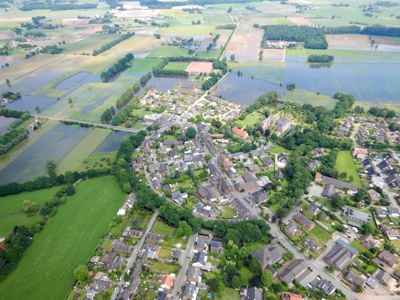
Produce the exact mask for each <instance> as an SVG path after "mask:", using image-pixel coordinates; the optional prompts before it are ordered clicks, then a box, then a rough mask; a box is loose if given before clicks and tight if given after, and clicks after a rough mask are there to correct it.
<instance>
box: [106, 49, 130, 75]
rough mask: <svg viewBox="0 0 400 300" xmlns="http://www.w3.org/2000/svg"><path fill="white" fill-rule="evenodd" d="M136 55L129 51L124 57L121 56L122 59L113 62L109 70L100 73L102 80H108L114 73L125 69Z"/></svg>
mask: <svg viewBox="0 0 400 300" xmlns="http://www.w3.org/2000/svg"><path fill="white" fill-rule="evenodd" d="M133 58H134V56H133V54H131V53H128V54H127V55H125V57H124V58H121V59H120V60H118V61H117V62H116V63H115V64H113V65H112V66H111V67H110V68H109V69H108V70H106V71H104V72H101V74H100V78H101V79H102V80H107V79H108V78H110V77H111V76H113V75H114V74H116V73H118V72H119V71H121V70H122V69H124V68H125V67H126V65H127V64H128V63H129V62H130V61H131V60H133Z"/></svg>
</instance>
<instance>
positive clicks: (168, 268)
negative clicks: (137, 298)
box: [150, 262, 176, 274]
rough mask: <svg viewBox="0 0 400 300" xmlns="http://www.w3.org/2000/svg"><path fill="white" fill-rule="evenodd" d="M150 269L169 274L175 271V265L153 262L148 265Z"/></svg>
mask: <svg viewBox="0 0 400 300" xmlns="http://www.w3.org/2000/svg"><path fill="white" fill-rule="evenodd" d="M150 269H151V270H152V271H155V272H159V273H164V274H169V273H173V272H174V271H175V269H176V266H174V265H168V264H166V263H161V262H155V263H154V265H152V266H150Z"/></svg>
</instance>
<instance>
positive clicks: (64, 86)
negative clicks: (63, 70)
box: [54, 72, 90, 90]
mask: <svg viewBox="0 0 400 300" xmlns="http://www.w3.org/2000/svg"><path fill="white" fill-rule="evenodd" d="M89 76H90V73H89V72H79V73H77V74H74V75H72V76H71V77H68V78H67V79H64V80H63V81H61V82H60V83H59V84H57V85H56V86H55V87H54V89H56V90H69V89H72V88H73V87H74V86H75V85H77V84H78V83H79V82H81V81H82V80H84V79H85V78H87V77H89Z"/></svg>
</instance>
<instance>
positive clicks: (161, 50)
mask: <svg viewBox="0 0 400 300" xmlns="http://www.w3.org/2000/svg"><path fill="white" fill-rule="evenodd" d="M178 56H184V57H192V55H190V54H189V53H188V52H187V51H186V50H185V49H183V48H180V47H176V46H160V47H158V48H157V49H156V50H154V51H153V52H151V53H150V54H149V56H148V57H152V58H160V57H162V58H164V57H178Z"/></svg>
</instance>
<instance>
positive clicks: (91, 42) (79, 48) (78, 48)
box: [63, 33, 118, 55]
mask: <svg viewBox="0 0 400 300" xmlns="http://www.w3.org/2000/svg"><path fill="white" fill-rule="evenodd" d="M117 38H118V37H117V36H115V35H113V34H102V33H96V34H94V35H92V36H90V37H88V38H86V39H83V40H80V41H78V42H75V43H68V44H66V45H64V46H63V48H65V49H66V51H65V53H68V54H82V53H89V54H90V55H92V53H93V50H97V49H100V48H101V47H102V46H103V45H105V44H107V43H109V42H111V41H114V40H115V39H117Z"/></svg>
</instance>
